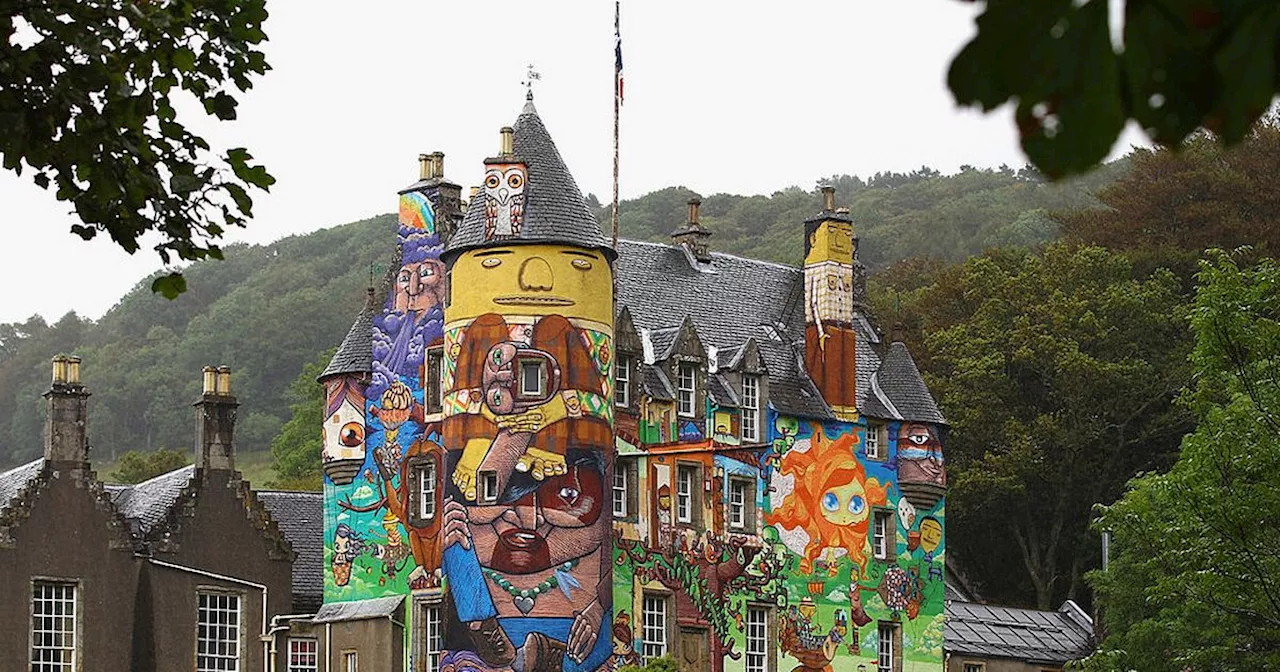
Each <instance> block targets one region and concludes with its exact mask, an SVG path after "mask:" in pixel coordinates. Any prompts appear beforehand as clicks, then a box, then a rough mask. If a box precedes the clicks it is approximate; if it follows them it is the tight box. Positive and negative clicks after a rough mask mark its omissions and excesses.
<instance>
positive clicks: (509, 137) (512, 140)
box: [498, 126, 516, 156]
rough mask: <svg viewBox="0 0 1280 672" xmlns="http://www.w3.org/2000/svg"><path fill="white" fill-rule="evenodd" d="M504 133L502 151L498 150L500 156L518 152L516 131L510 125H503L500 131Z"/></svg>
mask: <svg viewBox="0 0 1280 672" xmlns="http://www.w3.org/2000/svg"><path fill="white" fill-rule="evenodd" d="M498 132H499V133H501V134H502V151H500V152H498V154H499V156H511V155H513V154H515V153H516V135H515V134H516V131H515V129H513V128H511V127H510V126H503V127H502V130H500V131H498Z"/></svg>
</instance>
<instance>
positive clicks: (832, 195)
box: [822, 184, 836, 212]
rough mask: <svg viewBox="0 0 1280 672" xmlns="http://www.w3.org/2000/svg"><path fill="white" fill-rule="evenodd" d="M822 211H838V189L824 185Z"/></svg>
mask: <svg viewBox="0 0 1280 672" xmlns="http://www.w3.org/2000/svg"><path fill="white" fill-rule="evenodd" d="M822 203H823V205H822V209H823V210H825V211H827V212H835V209H836V188H835V187H833V186H831V185H829V184H824V185H822Z"/></svg>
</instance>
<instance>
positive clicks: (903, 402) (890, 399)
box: [859, 341, 947, 425]
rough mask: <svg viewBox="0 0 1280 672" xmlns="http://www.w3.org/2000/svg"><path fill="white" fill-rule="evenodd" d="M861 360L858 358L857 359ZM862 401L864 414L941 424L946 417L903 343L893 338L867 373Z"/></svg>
mask: <svg viewBox="0 0 1280 672" xmlns="http://www.w3.org/2000/svg"><path fill="white" fill-rule="evenodd" d="M859 364H861V362H859ZM869 382H870V386H869V388H863V389H867V394H866V397H865V402H864V410H863V412H864V413H866V414H867V415H871V416H876V417H882V418H893V419H894V420H913V421H916V422H932V423H937V424H939V425H945V424H946V423H947V421H946V419H945V418H943V417H942V412H941V411H939V410H938V404H937V403H936V402H934V400H933V396H932V395H930V394H929V388H927V387H925V384H924V379H923V378H921V377H920V370H919V369H918V368H916V362H915V360H914V359H912V358H911V353H910V352H909V351H907V346H906V345H904V344H903V343H902V342H900V341H897V342H894V343H893V344H891V345H890V346H889V351H888V352H887V353H886V354H885V357H884V361H883V362H882V363H881V364H880V368H879V370H878V371H876V372H875V373H873V374H871V379H870V381H869Z"/></svg>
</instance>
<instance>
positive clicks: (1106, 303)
mask: <svg viewBox="0 0 1280 672" xmlns="http://www.w3.org/2000/svg"><path fill="white" fill-rule="evenodd" d="M904 298H905V305H904V310H905V311H907V312H914V313H917V314H923V317H918V318H917V321H916V322H915V323H916V324H918V325H920V327H921V328H922V329H923V330H924V332H925V334H926V337H925V339H924V348H923V352H922V356H921V357H920V362H921V365H922V367H923V368H924V370H925V373H926V377H927V380H928V383H929V386H930V389H931V390H932V391H933V392H934V394H935V395H937V396H938V397H939V398H940V401H941V405H942V409H943V413H944V415H946V417H947V419H948V420H949V421H950V423H951V426H952V429H951V432H950V434H949V435H948V437H947V441H946V450H947V470H948V481H949V485H950V486H951V491H950V495H949V502H948V510H949V514H950V515H949V517H948V525H949V527H950V529H949V530H948V539H949V543H950V544H951V548H952V550H953V552H954V555H955V556H956V557H957V558H960V559H962V561H963V564H964V566H965V569H966V570H967V572H968V573H969V575H970V577H971V578H973V579H974V580H976V581H977V582H978V583H980V584H982V585H983V586H984V588H986V591H984V594H987V595H988V596H989V597H991V598H992V599H997V600H1005V601H1009V602H1015V603H1025V602H1027V601H1028V600H1027V596H1028V595H1033V596H1034V602H1035V605H1036V606H1037V607H1039V608H1042V609H1050V608H1052V607H1053V606H1054V605H1055V604H1056V603H1057V602H1058V601H1059V600H1061V599H1063V598H1067V597H1070V598H1074V599H1077V600H1081V601H1086V602H1087V598H1086V596H1085V595H1084V591H1083V583H1082V576H1083V572H1084V570H1085V569H1087V568H1090V567H1092V566H1095V565H1096V562H1097V560H1096V558H1097V557H1098V555H1097V551H1096V548H1097V543H1096V541H1095V538H1094V537H1092V536H1091V535H1090V534H1089V533H1088V524H1089V520H1090V515H1091V509H1092V506H1093V505H1094V504H1096V503H1099V502H1110V501H1113V500H1114V499H1115V498H1116V497H1118V496H1119V494H1120V493H1121V492H1122V491H1123V487H1124V484H1125V483H1126V482H1127V481H1128V480H1129V479H1130V478H1131V477H1132V476H1133V475H1134V474H1135V473H1137V472H1138V471H1140V470H1143V469H1151V468H1153V467H1155V466H1167V464H1168V463H1169V462H1171V461H1172V458H1171V457H1170V454H1171V453H1172V452H1173V451H1174V450H1176V447H1177V442H1178V439H1179V437H1181V435H1182V434H1183V432H1185V431H1186V430H1187V429H1188V427H1189V425H1188V421H1187V418H1186V415H1185V413H1183V412H1182V411H1181V409H1178V408H1176V407H1174V406H1173V404H1172V401H1173V398H1174V395H1175V394H1176V392H1177V391H1178V390H1179V389H1181V387H1182V386H1183V385H1184V384H1185V382H1186V381H1187V376H1188V371H1187V369H1186V367H1185V365H1184V362H1185V358H1186V354H1187V352H1188V350H1189V345H1190V344H1189V337H1188V336H1187V335H1186V324H1185V320H1184V319H1183V316H1184V315H1185V312H1186V306H1185V299H1184V297H1183V296H1182V295H1181V294H1180V293H1179V286H1178V283H1177V280H1176V279H1175V278H1173V276H1172V274H1170V273H1168V272H1158V273H1155V274H1152V275H1150V276H1147V277H1143V278H1139V279H1134V278H1133V274H1132V268H1131V266H1130V264H1129V263H1128V261H1127V260H1126V259H1125V258H1124V257H1123V256H1121V255H1118V254H1114V253H1111V252H1108V251H1106V250H1104V249H1102V248H1097V247H1084V248H1078V247H1072V246H1067V245H1062V244H1055V245H1051V246H1049V247H1048V248H1046V249H1045V250H1044V252H1043V254H1032V253H1027V252H1014V251H1005V252H1000V251H993V252H989V253H988V254H985V255H983V256H981V257H975V258H972V259H970V260H969V261H967V262H965V263H964V264H963V265H960V266H957V267H953V268H952V269H948V270H945V271H943V272H941V273H939V274H938V275H937V276H936V277H935V278H934V282H933V284H931V285H929V286H927V287H924V288H922V289H919V290H916V292H914V293H908V294H906V295H905V297H904Z"/></svg>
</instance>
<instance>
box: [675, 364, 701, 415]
mask: <svg viewBox="0 0 1280 672" xmlns="http://www.w3.org/2000/svg"><path fill="white" fill-rule="evenodd" d="M677 373H678V376H677V378H678V380H677V385H676V387H677V388H678V393H677V396H678V397H679V399H678V401H679V408H678V409H677V412H678V413H679V414H680V415H682V416H684V417H687V418H691V417H693V416H694V415H695V413H694V398H695V396H696V395H695V394H694V392H695V385H696V381H697V380H698V370H697V368H696V365H695V364H693V363H692V362H681V363H680V367H679V370H678V372H677Z"/></svg>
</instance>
